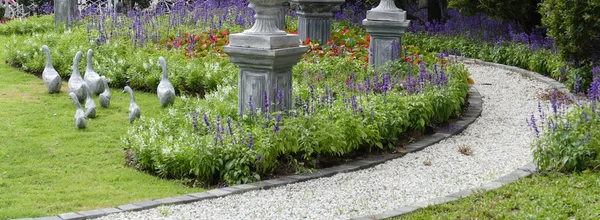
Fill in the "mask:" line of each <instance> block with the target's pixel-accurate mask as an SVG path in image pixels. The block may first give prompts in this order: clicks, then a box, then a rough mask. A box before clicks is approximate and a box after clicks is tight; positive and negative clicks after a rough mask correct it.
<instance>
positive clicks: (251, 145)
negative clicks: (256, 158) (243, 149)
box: [248, 133, 254, 150]
mask: <svg viewBox="0 0 600 220" xmlns="http://www.w3.org/2000/svg"><path fill="white" fill-rule="evenodd" d="M248 147H249V148H250V149H253V150H254V136H252V133H248Z"/></svg>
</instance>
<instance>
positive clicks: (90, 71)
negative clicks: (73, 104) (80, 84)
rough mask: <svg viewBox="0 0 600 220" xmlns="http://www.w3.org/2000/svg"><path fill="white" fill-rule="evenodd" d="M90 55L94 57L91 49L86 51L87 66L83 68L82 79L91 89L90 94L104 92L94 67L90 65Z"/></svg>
mask: <svg viewBox="0 0 600 220" xmlns="http://www.w3.org/2000/svg"><path fill="white" fill-rule="evenodd" d="M92 57H94V51H93V50H92V49H89V50H88V53H87V60H86V62H87V66H86V68H85V74H84V75H83V79H84V80H85V82H86V83H87V84H88V86H89V87H90V90H92V94H94V95H98V94H100V93H102V92H104V84H103V83H102V81H101V79H100V75H98V73H96V71H94V67H93V66H92Z"/></svg>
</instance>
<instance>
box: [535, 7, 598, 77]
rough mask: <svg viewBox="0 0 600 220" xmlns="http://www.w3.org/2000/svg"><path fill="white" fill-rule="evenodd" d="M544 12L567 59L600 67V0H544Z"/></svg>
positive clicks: (555, 42) (563, 55) (545, 22)
mask: <svg viewBox="0 0 600 220" xmlns="http://www.w3.org/2000/svg"><path fill="white" fill-rule="evenodd" d="M540 13H541V14H542V15H544V16H543V18H542V22H543V24H544V26H546V27H547V28H548V35H549V36H552V37H553V38H554V45H556V47H557V48H558V50H559V53H560V54H561V56H562V57H563V59H564V60H566V61H568V62H570V63H571V65H574V66H577V67H579V66H584V65H590V64H591V65H600V1H597V0H595V1H582V0H544V2H543V3H542V4H541V7H540Z"/></svg>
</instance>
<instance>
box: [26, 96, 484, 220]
mask: <svg viewBox="0 0 600 220" xmlns="http://www.w3.org/2000/svg"><path fill="white" fill-rule="evenodd" d="M468 94H469V98H468V103H469V108H468V110H467V111H466V112H465V114H464V116H463V117H461V118H460V119H459V120H458V121H456V122H454V124H455V125H457V126H458V127H456V128H452V129H451V130H449V131H438V132H436V133H434V134H433V135H429V136H427V137H425V138H423V139H421V140H419V141H417V142H415V143H412V144H410V145H408V146H406V152H407V153H414V152H417V151H420V150H422V149H424V148H425V147H427V146H430V145H432V144H435V143H438V142H440V141H441V140H443V139H446V138H447V137H450V136H452V135H454V134H458V133H460V132H462V131H463V130H465V129H466V128H467V126H469V125H470V124H471V123H473V122H475V120H476V119H477V118H478V117H479V116H480V115H481V112H482V104H483V101H482V99H481V95H480V94H479V92H478V91H477V89H475V87H472V86H471V87H470V89H469V92H468ZM404 155H406V153H398V154H384V155H380V156H377V157H372V158H367V159H362V160H357V161H352V162H349V163H345V164H342V165H339V166H335V167H329V168H325V169H321V170H317V171H315V172H313V173H302V174H296V175H290V176H284V177H279V178H276V179H270V180H264V181H260V182H255V183H249V184H241V185H234V186H229V187H225V188H220V189H213V190H209V191H205V192H200V193H193V194H188V195H182V196H175V197H168V198H162V199H155V200H151V201H144V202H138V203H131V204H125V205H121V206H117V207H115V208H106V209H99V210H89V211H81V212H76V213H75V212H69V213H64V214H60V215H58V216H48V217H42V218H33V219H35V220H42V219H44V220H67V219H68V220H79V219H93V218H98V217H102V216H106V215H109V214H112V213H118V212H132V211H140V210H146V209H151V208H156V207H158V206H169V205H178V204H186V203H192V202H197V201H201V200H207V199H214V198H220V197H225V196H228V195H233V194H239V193H243V192H247V191H251V190H259V189H270V188H273V187H278V186H282V185H287V184H292V183H297V182H303V181H307V180H311V179H317V178H321V177H329V176H333V175H335V174H338V173H347V172H352V171H356V170H362V169H367V168H370V167H373V166H375V165H378V164H382V163H385V162H386V161H388V160H393V159H396V158H400V157H403V156H404ZM413 208H414V209H415V210H416V209H417V208H418V207H410V208H406V207H403V208H402V209H401V210H403V211H408V210H410V209H413ZM388 215H389V214H388ZM382 216H384V215H383V214H382ZM27 219H31V218H27ZM21 220H25V219H21Z"/></svg>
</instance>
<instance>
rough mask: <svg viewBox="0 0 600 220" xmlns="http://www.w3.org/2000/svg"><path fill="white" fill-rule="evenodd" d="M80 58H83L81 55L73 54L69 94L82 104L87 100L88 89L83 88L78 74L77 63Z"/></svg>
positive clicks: (81, 79) (78, 53)
mask: <svg viewBox="0 0 600 220" xmlns="http://www.w3.org/2000/svg"><path fill="white" fill-rule="evenodd" d="M81 57H83V53H82V52H81V51H78V52H77V54H75V58H73V73H71V78H69V92H72V93H75V95H76V96H77V100H79V102H80V103H83V101H84V100H85V99H86V98H87V90H88V87H86V86H83V85H84V84H86V83H85V80H83V78H81V74H80V73H79V61H80V60H81Z"/></svg>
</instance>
